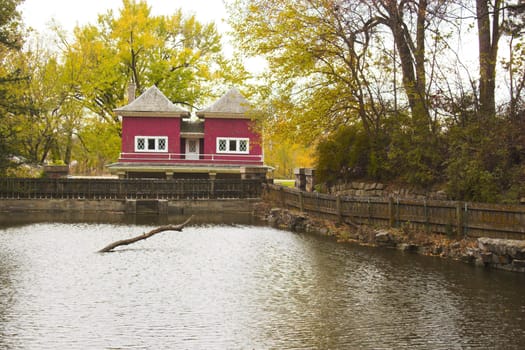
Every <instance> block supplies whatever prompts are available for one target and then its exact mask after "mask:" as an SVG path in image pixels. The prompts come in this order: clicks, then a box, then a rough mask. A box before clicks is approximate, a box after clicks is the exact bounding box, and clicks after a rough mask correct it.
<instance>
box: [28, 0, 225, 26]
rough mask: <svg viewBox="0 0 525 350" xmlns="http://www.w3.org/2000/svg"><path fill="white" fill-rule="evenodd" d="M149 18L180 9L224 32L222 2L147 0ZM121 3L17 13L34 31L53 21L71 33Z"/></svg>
mask: <svg viewBox="0 0 525 350" xmlns="http://www.w3.org/2000/svg"><path fill="white" fill-rule="evenodd" d="M147 3H148V5H149V6H150V7H151V12H152V14H153V15H170V14H172V13H174V12H175V10H176V9H179V8H181V9H182V11H183V12H184V13H188V14H190V13H194V14H195V15H196V16H197V18H198V19H199V21H201V22H215V23H216V24H217V27H218V29H219V31H220V32H225V31H227V30H228V28H229V26H228V25H227V24H226V23H225V21H224V19H225V18H226V15H227V14H226V9H225V6H224V3H223V0H147ZM121 5H122V0H25V1H24V2H23V3H22V5H21V7H20V9H21V11H22V16H23V19H24V23H26V25H28V26H30V27H33V28H34V29H36V30H37V31H40V32H41V31H44V30H46V29H47V26H48V24H49V23H50V21H51V19H53V18H54V19H55V20H56V21H57V22H58V23H60V24H61V25H62V26H63V27H64V29H66V30H68V31H72V30H73V28H74V27H75V25H83V24H86V23H95V21H96V20H97V15H99V14H101V13H106V12H107V10H109V9H113V10H114V11H117V10H118V9H119V8H120V7H121Z"/></svg>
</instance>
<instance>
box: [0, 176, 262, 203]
mask: <svg viewBox="0 0 525 350" xmlns="http://www.w3.org/2000/svg"><path fill="white" fill-rule="evenodd" d="M260 197H261V181H259V180H230V179H227V180H226V179H216V180H211V179H183V180H181V179H177V180H158V179H45V178H42V179H22V178H0V199H45V198H54V199H66V198H79V199H167V200H181V199H234V198H235V199H242V198H260Z"/></svg>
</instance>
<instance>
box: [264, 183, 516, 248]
mask: <svg viewBox="0 0 525 350" xmlns="http://www.w3.org/2000/svg"><path fill="white" fill-rule="evenodd" d="M263 199H265V200H266V201H271V202H273V203H274V204H275V205H279V206H281V207H285V208H295V209H298V210H300V211H303V212H308V213H311V214H313V215H316V216H319V217H325V218H329V219H335V220H339V221H345V220H350V221H352V222H354V223H357V224H368V225H376V226H387V227H401V226H406V227H410V228H415V229H418V230H425V231H427V232H436V233H445V234H450V235H452V234H454V235H461V236H463V235H465V236H472V237H481V236H488V237H496V238H514V239H525V207H524V206H519V205H499V204H485V203H470V202H457V201H436V200H408V199H396V198H380V197H370V198H362V197H343V196H341V197H340V196H331V195H326V194H320V193H311V192H304V191H299V190H296V189H291V188H286V187H282V186H276V185H264V190H263Z"/></svg>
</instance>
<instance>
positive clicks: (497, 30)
mask: <svg viewBox="0 0 525 350" xmlns="http://www.w3.org/2000/svg"><path fill="white" fill-rule="evenodd" d="M502 5H503V1H502V0H494V1H491V0H476V21H477V26H478V43H479V105H480V106H479V110H480V114H481V116H482V117H486V118H493V117H495V115H496V100H495V94H496V65H497V58H498V43H499V39H500V37H501V34H502V31H501V15H502Z"/></svg>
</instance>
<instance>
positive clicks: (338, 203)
mask: <svg viewBox="0 0 525 350" xmlns="http://www.w3.org/2000/svg"><path fill="white" fill-rule="evenodd" d="M335 209H336V211H337V219H338V220H339V222H340V223H341V222H343V211H342V209H341V197H340V196H335Z"/></svg>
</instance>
